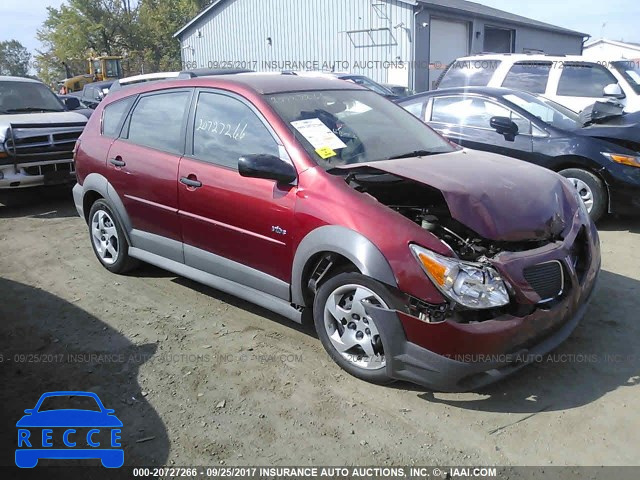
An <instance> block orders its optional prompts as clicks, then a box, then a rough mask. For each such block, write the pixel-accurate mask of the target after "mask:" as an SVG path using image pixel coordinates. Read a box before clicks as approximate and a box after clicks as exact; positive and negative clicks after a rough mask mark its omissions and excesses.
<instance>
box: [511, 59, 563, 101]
mask: <svg viewBox="0 0 640 480" xmlns="http://www.w3.org/2000/svg"><path fill="white" fill-rule="evenodd" d="M550 71H551V62H518V63H516V64H514V65H513V67H511V70H509V73H507V76H506V77H505V79H504V82H502V86H503V87H505V88H513V89H514V90H524V91H525V92H531V93H544V92H545V91H546V90H547V82H548V81H549V72H550Z"/></svg>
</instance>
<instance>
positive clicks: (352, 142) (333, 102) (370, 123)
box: [267, 90, 454, 169]
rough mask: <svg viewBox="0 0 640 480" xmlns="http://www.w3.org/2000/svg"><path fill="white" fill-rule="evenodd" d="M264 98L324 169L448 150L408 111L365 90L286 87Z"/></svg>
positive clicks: (448, 148) (446, 144)
mask: <svg viewBox="0 0 640 480" xmlns="http://www.w3.org/2000/svg"><path fill="white" fill-rule="evenodd" d="M267 100H268V101H269V103H270V104H271V105H272V106H273V108H274V109H275V110H276V111H277V112H278V114H279V115H280V116H281V117H282V119H283V120H284V121H285V122H286V123H287V125H288V126H289V128H290V129H291V131H292V132H293V133H294V135H295V137H296V138H297V139H298V141H300V143H301V144H302V146H303V147H304V148H305V150H306V151H307V152H308V153H309V155H310V156H311V157H312V158H313V159H314V160H315V161H316V162H317V163H318V164H319V165H320V166H321V167H322V168H324V169H330V168H333V167H336V166H340V165H347V164H354V163H367V162H376V161H380V160H388V159H391V158H396V157H401V156H408V155H410V154H411V153H416V155H415V156H422V155H427V154H431V153H446V152H451V151H453V150H454V147H453V146H452V145H451V144H450V143H449V142H447V141H446V140H445V139H444V138H442V137H441V136H440V135H438V134H437V133H435V132H434V131H433V130H431V128H429V127H427V126H426V125H425V124H424V123H422V122H421V121H420V120H418V119H417V118H416V117H414V116H413V115H411V114H410V113H409V112H407V111H406V110H404V109H403V108H401V107H399V106H397V105H396V104H394V103H392V102H390V101H389V100H387V99H385V98H384V97H381V96H380V95H377V94H376V93H373V92H371V91H366V90H326V91H310V92H289V93H281V94H273V95H269V96H268V97H267ZM418 154H420V155H418Z"/></svg>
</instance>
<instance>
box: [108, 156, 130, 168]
mask: <svg viewBox="0 0 640 480" xmlns="http://www.w3.org/2000/svg"><path fill="white" fill-rule="evenodd" d="M109 163H110V164H111V165H114V166H116V167H124V166H125V165H126V164H127V162H125V161H124V160H122V158H121V157H116V158H110V159H109Z"/></svg>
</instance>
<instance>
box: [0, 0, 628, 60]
mask: <svg viewBox="0 0 640 480" xmlns="http://www.w3.org/2000/svg"><path fill="white" fill-rule="evenodd" d="M300 1H302V0H300ZM347 1H348V0H347ZM62 3H63V0H0V19H2V28H0V40H11V39H16V40H18V41H20V42H21V43H22V44H23V45H24V46H25V47H27V48H28V49H29V50H30V51H31V52H33V51H34V50H35V49H36V48H39V47H40V45H39V43H38V41H37V40H36V36H35V35H36V30H37V29H38V28H39V27H40V25H41V24H42V22H43V21H44V19H45V18H46V17H47V9H46V7H47V6H53V7H59V6H60V4H62ZM477 3H482V4H484V5H489V6H491V7H495V8H499V9H501V10H506V11H508V12H512V13H516V14H518V15H524V16H525V17H530V18H534V19H536V20H541V21H543V22H547V23H551V24H554V25H558V26H561V27H566V28H570V29H573V30H578V31H580V32H585V33H588V34H590V35H591V36H593V37H594V38H600V37H601V36H602V34H603V33H604V36H605V37H606V38H611V39H613V40H621V39H624V40H625V41H631V42H640V28H638V22H639V21H640V1H638V0H534V1H523V0H520V1H514V0H480V1H479V2H477ZM603 23H606V25H605V26H604V28H603V27H602V25H603Z"/></svg>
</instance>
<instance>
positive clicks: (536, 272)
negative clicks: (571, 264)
mask: <svg viewBox="0 0 640 480" xmlns="http://www.w3.org/2000/svg"><path fill="white" fill-rule="evenodd" d="M524 278H525V280H526V281H527V282H529V285H531V288H533V290H534V291H535V292H536V293H537V294H538V295H539V296H540V301H541V302H548V301H549V300H553V299H554V298H556V297H557V296H558V295H560V294H561V293H562V289H563V288H564V272H563V271H562V264H561V263H560V262H558V261H553V262H546V263H540V264H538V265H532V266H530V267H526V268H525V269H524Z"/></svg>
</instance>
